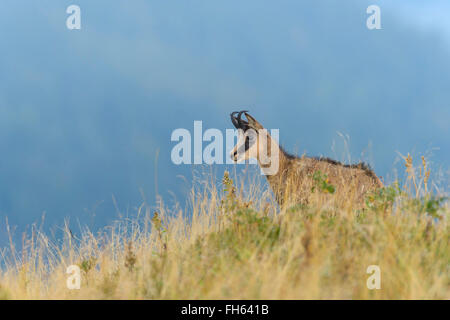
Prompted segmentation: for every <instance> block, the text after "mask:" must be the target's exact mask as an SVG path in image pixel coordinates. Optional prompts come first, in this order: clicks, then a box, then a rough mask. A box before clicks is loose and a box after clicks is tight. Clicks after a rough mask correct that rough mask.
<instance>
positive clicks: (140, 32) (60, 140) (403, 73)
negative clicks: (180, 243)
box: [0, 0, 450, 246]
mask: <svg viewBox="0 0 450 320" xmlns="http://www.w3.org/2000/svg"><path fill="white" fill-rule="evenodd" d="M71 4H77V5H79V6H80V7H81V19H82V29H81V30H68V29H67V28H66V19H67V17H68V14H66V8H67V7H68V6H69V5H71ZM370 4H377V5H379V6H380V7H381V24H382V30H373V31H371V30H368V29H367V28H366V19H367V17H368V14H367V13H366V8H367V7H368V5H370ZM449 21H450V3H449V2H448V1H444V0H442V1H419V0H417V1H413V0H398V1H378V0H372V1H363V0H354V1H351V0H348V1H336V0H334V1H332V0H316V1H294V0H293V1H276V2H275V1H271V2H269V1H260V0H246V1H230V0H228V1H206V0H205V1H199V0H193V1H141V0H133V1H120V0H117V1H101V0H96V1H88V0H78V1H76V2H73V1H56V0H53V1H47V0H41V1H31V0H28V1H23V0H2V1H1V2H0V56H1V59H0V246H4V245H6V244H7V233H6V226H5V221H6V217H8V221H9V224H10V225H11V226H13V227H15V229H14V230H15V231H14V235H15V237H17V236H20V235H21V233H22V232H24V231H27V230H29V226H30V225H31V224H32V223H34V222H39V221H40V220H41V217H42V215H43V213H45V225H46V226H48V227H52V226H55V225H62V224H63V222H64V219H65V218H68V219H70V221H71V223H75V224H77V223H78V221H79V222H80V224H87V225H88V226H90V227H91V228H93V229H94V230H95V229H97V228H101V227H104V226H106V225H107V224H109V223H111V221H112V220H114V219H116V218H117V217H118V212H122V213H126V212H130V213H132V212H133V210H135V208H136V207H137V206H139V205H140V204H141V203H142V202H143V201H144V200H145V201H146V202H147V203H148V205H154V204H155V195H156V189H155V181H157V186H158V187H157V188H158V190H157V191H158V193H159V194H160V195H161V196H162V197H163V199H164V200H165V201H166V202H169V203H173V202H174V201H179V202H180V203H181V204H182V205H184V203H185V201H186V198H187V195H188V193H187V192H188V190H189V188H190V181H191V180H192V175H191V173H192V170H193V166H187V165H182V166H176V165H174V164H172V162H171V160H170V151H171V148H172V147H173V146H174V145H175V143H172V142H171V141H170V135H171V133H172V131H173V130H174V129H176V128H186V129H190V130H192V128H193V121H194V120H202V121H203V127H204V129H207V128H218V129H221V130H225V129H226V128H231V123H230V121H229V117H228V115H229V113H230V112H231V111H234V110H237V109H240V108H246V109H248V110H250V111H251V113H252V115H253V116H254V117H256V118H257V119H258V120H259V121H260V122H261V123H262V124H263V125H265V126H266V127H267V128H279V129H280V140H281V143H282V144H283V145H284V146H285V147H286V149H288V150H291V151H295V152H296V153H299V154H302V153H307V154H309V155H324V156H330V157H334V158H337V159H339V160H344V161H348V157H347V154H349V155H350V156H351V158H352V160H354V161H358V160H365V161H367V162H369V163H370V164H371V165H372V166H373V167H374V169H375V170H376V172H377V174H378V175H381V176H383V177H386V179H389V177H391V178H392V177H393V176H394V175H395V168H396V167H399V168H401V165H400V164H398V163H397V164H396V159H398V153H397V152H400V153H402V154H406V153H408V152H410V153H412V154H413V155H416V156H419V155H422V154H426V155H427V156H429V159H430V161H432V165H433V168H434V169H437V171H439V172H440V175H439V177H438V179H437V180H436V181H438V183H439V184H440V185H441V186H443V187H444V188H446V187H448V159H449V158H450V149H449V146H450V129H449V127H450V126H449V124H450V121H449V119H450V22H449ZM338 133H342V134H344V135H346V136H349V137H350V141H349V147H348V152H347V149H346V147H345V143H344V140H343V139H342V138H341V137H340V135H339V134H338ZM417 160H418V159H417ZM217 167H218V170H219V172H220V171H221V170H223V169H224V168H225V166H217ZM155 172H157V176H155ZM180 175H181V176H184V177H186V178H185V180H183V179H181V178H180V177H179V176H180ZM113 197H114V199H115V200H113ZM114 201H115V202H116V204H114Z"/></svg>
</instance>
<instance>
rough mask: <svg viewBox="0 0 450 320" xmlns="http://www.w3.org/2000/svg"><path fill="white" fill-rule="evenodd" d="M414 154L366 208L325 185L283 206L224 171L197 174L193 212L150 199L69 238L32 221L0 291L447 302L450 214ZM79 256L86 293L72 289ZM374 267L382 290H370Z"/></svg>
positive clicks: (29, 295) (9, 258)
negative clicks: (308, 200)
mask: <svg viewBox="0 0 450 320" xmlns="http://www.w3.org/2000/svg"><path fill="white" fill-rule="evenodd" d="M406 160H407V161H406V169H407V171H408V173H409V179H408V180H407V181H405V182H404V184H403V185H402V186H401V187H400V186H399V185H398V184H394V185H391V186H389V187H386V188H385V189H383V190H382V191H380V193H378V194H373V195H371V196H370V197H368V199H367V206H368V208H367V210H364V211H359V212H356V211H352V210H348V211H336V210H334V211H333V210H332V209H327V210H325V209H323V208H324V207H325V206H324V205H325V204H324V203H320V201H321V200H320V199H324V198H323V197H320V192H330V189H329V188H321V185H323V184H321V183H318V186H317V188H316V191H315V192H317V194H318V197H317V199H318V201H317V203H313V204H311V206H308V207H304V206H303V207H302V206H294V207H291V208H289V209H286V210H281V211H280V210H279V209H278V208H277V206H276V205H275V204H274V203H273V201H272V199H271V195H270V192H268V191H267V190H266V189H265V188H264V187H263V185H262V184H260V183H259V182H258V179H255V180H253V181H251V179H250V180H249V179H247V180H245V181H243V180H241V179H238V180H239V183H237V182H236V179H234V180H235V181H233V180H232V179H231V177H230V176H229V174H228V173H226V174H225V176H224V177H223V179H222V184H221V188H220V189H217V188H216V187H215V185H216V184H215V183H214V181H213V179H212V177H211V176H206V179H200V180H199V182H198V183H197V184H196V185H195V186H194V188H193V190H192V203H191V205H190V207H189V209H187V210H182V209H180V208H178V207H177V206H175V207H174V208H172V209H170V210H169V209H167V208H165V207H164V206H163V205H162V204H161V207H160V208H159V209H158V210H157V211H156V212H150V211H149V210H148V209H147V210H146V209H144V208H146V207H145V205H142V206H141V208H139V209H138V211H137V216H136V217H134V218H133V219H127V218H124V219H123V220H122V221H119V222H117V223H116V224H115V225H114V226H112V227H111V228H108V229H106V230H104V231H102V232H99V233H97V234H93V233H91V232H90V231H88V230H85V231H84V233H83V235H82V237H81V238H77V237H75V236H73V235H72V234H71V231H70V229H69V227H68V226H66V227H65V234H66V237H65V239H64V241H63V242H61V243H52V242H51V241H50V240H49V238H48V237H47V236H46V235H44V234H42V233H41V232H39V229H38V228H34V229H33V230H32V234H31V236H30V237H29V238H24V240H23V244H22V245H23V250H22V251H21V252H20V250H16V249H14V247H12V248H11V249H10V253H9V254H4V255H3V258H4V259H5V261H4V262H5V263H6V264H7V266H6V267H5V268H4V269H3V270H2V271H1V273H0V298H3V299H36V298H44V299H47V298H50V299H80V298H87V299H220V298H232V299H234V298H243V299H315V298H319V299H432V298H437V299H449V298H450V280H449V258H450V251H449V247H448V244H449V227H448V218H449V216H450V210H449V208H448V205H447V204H446V203H445V200H444V199H443V198H441V197H440V196H438V195H433V194H432V193H430V192H429V191H428V189H429V185H430V182H429V181H428V178H427V173H426V172H427V171H428V169H427V168H426V164H425V163H423V166H424V167H421V168H416V169H417V170H414V168H413V166H412V161H411V159H410V158H408V159H406ZM239 176H241V175H239ZM19 252H20V253H19ZM72 264H76V265H78V266H79V267H80V269H81V277H82V280H81V288H80V289H79V290H69V289H67V286H66V282H67V277H68V274H66V269H67V267H68V266H69V265H72ZM370 265H377V266H379V267H380V271H381V289H379V290H377V289H374V290H369V289H368V288H367V285H366V283H367V279H368V278H369V276H370V274H367V273H366V270H367V268H368V267H369V266H370Z"/></svg>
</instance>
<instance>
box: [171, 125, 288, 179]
mask: <svg viewBox="0 0 450 320" xmlns="http://www.w3.org/2000/svg"><path fill="white" fill-rule="evenodd" d="M170 140H171V141H172V142H178V143H177V144H176V145H175V146H173V148H172V151H171V160H172V162H173V163H174V164H176V165H181V164H209V165H211V164H233V163H245V162H246V161H248V163H250V164H259V165H260V167H261V172H262V174H265V175H271V174H276V172H278V148H272V150H273V151H272V152H270V149H271V148H270V145H271V143H277V144H278V140H279V130H278V129H271V130H270V134H269V132H268V131H267V130H266V129H258V130H255V129H249V130H243V129H241V128H239V129H237V130H234V129H226V130H225V139H224V135H223V133H222V131H221V130H219V129H213V128H212V129H207V130H206V131H205V132H203V122H202V121H194V128H193V135H192V134H191V131H189V130H188V129H184V128H179V129H175V130H174V131H173V132H172V134H171V137H170ZM224 140H225V141H224ZM204 142H207V144H206V145H204ZM224 143H225V148H224ZM224 149H225V152H224Z"/></svg>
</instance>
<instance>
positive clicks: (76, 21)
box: [66, 4, 81, 30]
mask: <svg viewBox="0 0 450 320" xmlns="http://www.w3.org/2000/svg"><path fill="white" fill-rule="evenodd" d="M66 13H68V14H70V16H68V17H67V20H66V26H67V29H69V30H74V29H76V30H80V29H81V9H80V7H79V6H77V5H74V4H73V5H71V6H68V7H67V10H66Z"/></svg>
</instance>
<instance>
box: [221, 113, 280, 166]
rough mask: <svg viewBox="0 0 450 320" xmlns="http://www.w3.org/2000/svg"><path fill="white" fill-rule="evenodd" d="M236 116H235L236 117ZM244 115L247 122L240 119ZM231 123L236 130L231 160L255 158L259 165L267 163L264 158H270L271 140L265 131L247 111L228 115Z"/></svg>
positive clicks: (238, 160) (239, 160)
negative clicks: (236, 137)
mask: <svg viewBox="0 0 450 320" xmlns="http://www.w3.org/2000/svg"><path fill="white" fill-rule="evenodd" d="M236 114H237V116H236ZM242 114H245V116H246V118H247V120H244V119H242ZM230 117H231V122H232V123H233V125H234V126H235V127H236V129H238V142H237V144H236V146H235V147H234V148H233V150H231V153H230V156H231V159H232V160H233V161H235V162H241V161H244V160H248V159H250V158H255V159H257V160H258V161H259V163H260V164H261V163H263V164H266V163H268V162H267V160H266V158H267V157H270V155H271V153H270V149H271V147H270V146H271V144H272V138H271V137H270V135H269V134H268V133H267V130H265V129H264V128H263V126H262V125H261V124H260V123H259V122H258V121H256V120H255V119H254V118H253V117H252V116H250V115H249V114H248V111H238V112H233V113H231V114H230Z"/></svg>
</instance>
